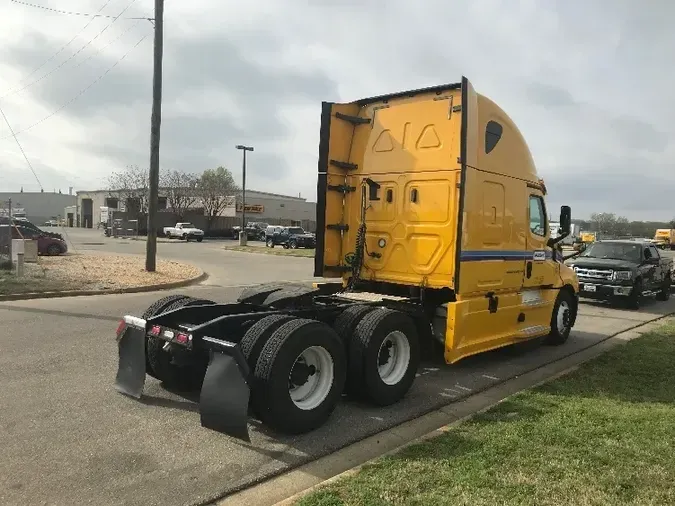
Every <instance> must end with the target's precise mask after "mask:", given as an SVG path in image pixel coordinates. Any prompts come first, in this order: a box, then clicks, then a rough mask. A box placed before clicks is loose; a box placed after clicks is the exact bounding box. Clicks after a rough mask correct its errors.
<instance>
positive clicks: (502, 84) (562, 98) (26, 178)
mask: <svg viewBox="0 0 675 506" xmlns="http://www.w3.org/2000/svg"><path fill="white" fill-rule="evenodd" d="M30 3H33V4H39V5H43V6H48V7H52V8H59V9H67V10H71V11H81V12H84V13H92V14H93V13H96V12H98V11H99V10H100V9H101V8H102V7H103V9H102V10H100V13H102V14H106V15H109V16H117V15H118V14H120V13H121V12H122V11H123V10H124V9H125V8H126V11H124V13H123V14H122V15H121V17H120V18H119V19H117V20H113V19H110V18H103V17H99V18H94V19H92V18H88V17H84V16H76V15H65V14H58V13H53V12H49V11H46V10H41V9H37V8H35V7H30V6H26V5H20V4H18V3H12V2H10V1H9V0H7V1H4V2H2V4H1V5H0V55H1V56H0V106H1V107H2V109H3V110H4V112H5V114H6V115H7V118H8V120H9V122H10V124H11V126H12V128H13V129H14V130H15V131H17V132H19V133H18V139H19V140H20V142H21V144H22V146H23V148H24V150H25V152H26V154H27V156H28V158H29V160H30V161H31V163H32V165H33V168H34V169H35V172H36V173H37V175H38V177H39V179H40V181H41V182H42V185H43V186H44V188H45V191H50V190H52V189H53V188H56V189H57V191H58V189H59V188H60V189H62V190H63V191H64V193H65V192H67V189H68V187H69V186H73V187H75V189H76V190H77V189H94V188H98V187H100V186H101V184H102V181H103V179H104V177H105V175H106V174H107V173H109V172H110V171H112V170H115V169H119V168H123V167H124V166H125V165H127V164H137V165H141V166H147V164H148V160H149V121H150V101H151V87H152V32H153V28H152V25H151V23H150V22H148V21H146V20H140V21H138V20H131V19H123V18H128V17H137V16H148V17H151V16H152V10H153V4H154V2H153V1H152V0H135V1H133V2H131V0H109V1H108V2H106V0H88V1H84V0H60V1H56V0H30ZM535 4H536V5H535ZM671 4H672V3H670V2H665V1H656V0H645V1H644V2H635V1H628V0H613V1H612V2H609V1H605V0H586V1H581V0H567V1H553V0H549V1H546V2H541V1H539V2H536V1H535V0H521V1H518V0H502V1H498V0H494V1H490V0H456V1H453V2H448V1H441V0H417V2H410V1H404V0H389V1H387V2H385V1H384V0H380V1H375V0H361V1H358V2H357V1H355V0H341V1H337V0H324V1H318V0H305V1H301V0H293V1H291V0H247V1H246V2H235V1H234V0H190V1H181V2H178V1H169V2H167V6H166V12H165V45H164V106H163V121H162V140H161V142H162V144H161V164H162V166H163V167H172V168H178V169H183V170H189V171H195V172H201V171H202V170H203V169H206V168H211V167H216V166H218V165H224V166H226V167H228V168H230V169H231V170H232V171H233V173H234V174H235V176H236V178H237V180H238V181H240V178H241V154H240V152H238V151H236V150H235V149H234V145H235V144H239V143H246V144H251V145H253V146H255V152H254V153H252V154H251V155H250V158H249V164H248V168H249V171H248V173H247V187H249V188H252V189H257V190H262V191H272V192H280V193H288V194H294V195H297V194H298V193H301V194H302V196H304V197H307V198H309V199H312V200H313V199H315V196H316V158H317V152H318V141H319V137H318V135H319V116H320V109H321V101H322V100H332V101H351V100H354V99H358V98H361V97H365V96H371V95H378V94H382V93H387V92H393V91H399V90H404V89H410V88H419V87H424V86H430V85H434V84H441V83H447V82H457V81H459V80H460V78H461V76H462V75H466V76H467V77H468V78H469V79H470V80H471V81H472V83H473V85H474V87H475V88H476V90H477V91H478V92H479V93H482V94H485V95H487V96H489V97H490V98H492V99H493V100H495V101H496V102H497V103H499V104H500V105H501V106H502V107H503V108H504V109H505V110H506V112H507V113H508V114H510V115H511V116H512V117H513V119H514V121H515V122H516V124H518V125H519V127H520V129H521V130H522V132H523V134H524V135H525V138H526V139H527V140H528V143H529V146H530V149H531V150H532V152H533V155H534V159H535V162H536V163H537V166H538V169H539V172H540V175H541V176H542V177H543V178H544V179H545V180H546V183H547V187H548V189H549V192H550V197H551V198H550V202H549V203H550V206H551V209H552V210H553V212H554V214H557V208H558V207H559V206H560V205H561V204H569V205H571V206H572V213H573V216H575V217H578V218H581V217H586V216H588V215H589V214H590V213H592V212H602V211H607V212H615V213H617V214H620V215H624V216H627V217H629V218H631V219H663V220H668V219H671V218H673V217H674V216H675V170H674V166H673V164H674V163H675V142H674V140H673V139H674V134H675V126H674V125H675V123H674V122H673V120H672V118H673V116H674V113H675V98H674V95H673V91H672V89H673V82H675V67H674V66H673V65H671V64H669V63H667V62H670V61H672V59H673V57H674V55H675V30H673V28H672V26H673V20H674V19H675V4H672V5H671ZM129 5H130V6H129ZM667 5H670V7H665V6H667ZM85 25H88V26H86V28H85ZM144 36H145V39H143V40H142V41H141V42H140V44H139V45H138V46H136V47H135V48H134V46H135V45H136V44H137V43H138V42H139V40H141V39H142V37H144ZM74 37H76V38H75V39H74V40H73V41H72V42H71V43H70V44H69V45H68V46H67V47H65V48H64V49H62V48H63V46H64V45H65V44H67V43H68V42H70V41H71V40H72V39H73V38H74ZM92 39H93V41H92ZM85 45H86V47H84V49H81V48H82V47H83V46H85ZM61 49H62V50H61ZM60 50H61V51H60ZM58 51H60V52H59V53H58V54H56V56H54V55H55V53H57V52H58ZM77 51H79V53H78V54H77V55H76V56H74V57H72V55H73V54H74V53H75V52H77ZM124 55H128V56H126V57H125V58H124V59H123V60H121V61H119V62H118V60H119V59H120V58H122V57H123V56H124ZM50 58H51V59H50ZM47 60H49V61H47ZM45 62H47V63H45ZM64 62H65V63H64ZM116 62H118V63H117V64H116ZM43 64H44V65H43ZM115 64H116V65H115ZM60 65H61V67H60V68H58V70H54V69H56V68H57V67H59V66H60ZM113 65H115V66H114V68H112V70H110V71H109V72H108V73H107V74H106V75H105V76H104V77H103V78H101V79H100V80H99V81H98V82H96V83H95V84H93V85H91V83H93V82H94V81H95V80H96V79H97V78H99V76H101V75H102V74H104V73H105V72H106V71H107V70H108V69H110V68H111V67H112V66H113ZM38 67H40V68H39V70H37V71H36V69H38ZM43 76H44V77H43ZM90 85H91V86H90ZM89 86H90V87H89ZM87 87H89V88H88V89H87V90H86V91H85V92H84V93H82V94H81V92H82V90H84V89H85V88H87ZM76 97H77V98H76ZM66 104H67V105H66ZM64 106H65V107H64ZM55 111H58V112H57V113H56V114H53V113H54V112H55ZM50 115H51V116H50ZM45 118H46V119H45ZM0 176H1V177H0V191H12V190H19V189H20V188H21V187H23V188H24V191H35V190H39V186H38V184H37V182H36V180H35V177H34V176H33V174H32V173H31V171H30V169H29V168H28V166H27V164H26V162H25V160H24V159H23V156H22V155H21V152H20V150H19V148H18V146H17V145H16V143H15V141H14V139H13V138H12V137H11V135H10V131H9V129H8V127H7V125H6V124H4V121H3V120H1V119H0Z"/></svg>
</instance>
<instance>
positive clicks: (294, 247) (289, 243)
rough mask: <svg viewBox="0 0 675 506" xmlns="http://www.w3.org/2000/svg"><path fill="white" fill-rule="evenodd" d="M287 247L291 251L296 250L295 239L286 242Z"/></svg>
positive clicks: (296, 243)
mask: <svg viewBox="0 0 675 506" xmlns="http://www.w3.org/2000/svg"><path fill="white" fill-rule="evenodd" d="M288 247H289V248H291V249H296V248H297V247H298V242H297V241H296V240H295V239H291V240H290V241H289V242H288Z"/></svg>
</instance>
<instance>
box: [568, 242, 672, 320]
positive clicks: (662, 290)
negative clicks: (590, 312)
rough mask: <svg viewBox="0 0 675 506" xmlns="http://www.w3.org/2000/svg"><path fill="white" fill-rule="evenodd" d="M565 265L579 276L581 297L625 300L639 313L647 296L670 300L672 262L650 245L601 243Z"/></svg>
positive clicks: (589, 247) (641, 243) (613, 300)
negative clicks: (643, 299) (638, 310)
mask: <svg viewBox="0 0 675 506" xmlns="http://www.w3.org/2000/svg"><path fill="white" fill-rule="evenodd" d="M565 263H566V264H567V265H569V266H570V267H572V268H573V269H574V270H575V272H576V273H577V277H578V278H579V295H580V296H581V297H586V298H592V299H600V300H608V301H612V302H616V301H619V300H623V301H624V302H625V303H626V304H627V305H628V307H629V308H631V309H639V308H640V303H641V302H642V298H643V297H645V296H653V295H655V296H656V299H657V300H668V299H669V298H670V285H671V279H672V272H673V259H672V258H669V257H666V256H663V255H662V254H661V253H659V250H658V249H657V248H656V247H655V246H654V245H653V244H651V243H649V242H646V241H633V240H609V241H598V242H594V243H592V244H590V245H589V246H588V247H587V248H586V249H585V250H584V251H583V252H582V253H581V254H579V255H578V256H576V257H575V258H573V259H569V260H567V261H566V262H565Z"/></svg>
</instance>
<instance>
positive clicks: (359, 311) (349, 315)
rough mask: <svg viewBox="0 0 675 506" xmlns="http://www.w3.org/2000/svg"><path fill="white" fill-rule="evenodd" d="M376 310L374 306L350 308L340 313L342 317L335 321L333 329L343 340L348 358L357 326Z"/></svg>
mask: <svg viewBox="0 0 675 506" xmlns="http://www.w3.org/2000/svg"><path fill="white" fill-rule="evenodd" d="M375 309H376V308H375V307H374V306H364V305H355V306H350V307H348V308H347V309H345V310H344V311H343V312H342V313H340V315H339V316H338V317H337V318H336V319H335V323H333V328H334V329H335V332H337V335H338V336H340V339H342V342H343V343H344V345H345V351H346V352H347V356H349V342H350V341H351V339H352V335H353V334H354V331H355V330H356V326H357V325H358V324H359V322H360V321H361V319H362V318H363V317H364V316H365V315H367V314H368V313H370V312H371V311H374V310H375Z"/></svg>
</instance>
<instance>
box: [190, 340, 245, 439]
mask: <svg viewBox="0 0 675 506" xmlns="http://www.w3.org/2000/svg"><path fill="white" fill-rule="evenodd" d="M233 351H235V350H233ZM236 351H239V350H236ZM241 358H242V359H243V357H241ZM238 362H239V361H238V360H236V359H235V357H234V356H230V355H229V354H228V355H226V354H225V353H222V352H220V351H213V352H212V354H211V360H210V361H209V367H208V368H207V369H206V376H205V377H204V382H203V383H202V391H201V394H200V399H199V411H200V414H201V422H202V426H204V427H206V428H208V429H211V430H215V431H218V432H223V433H225V434H227V435H228V436H232V437H235V438H237V439H241V440H244V441H246V442H250V441H251V438H250V437H249V434H248V402H249V397H250V394H251V392H250V389H249V386H248V384H247V383H246V377H247V375H248V370H247V367H246V365H245V360H244V361H243V362H242V363H243V364H244V365H243V368H244V370H242V366H240V365H239V364H238Z"/></svg>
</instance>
